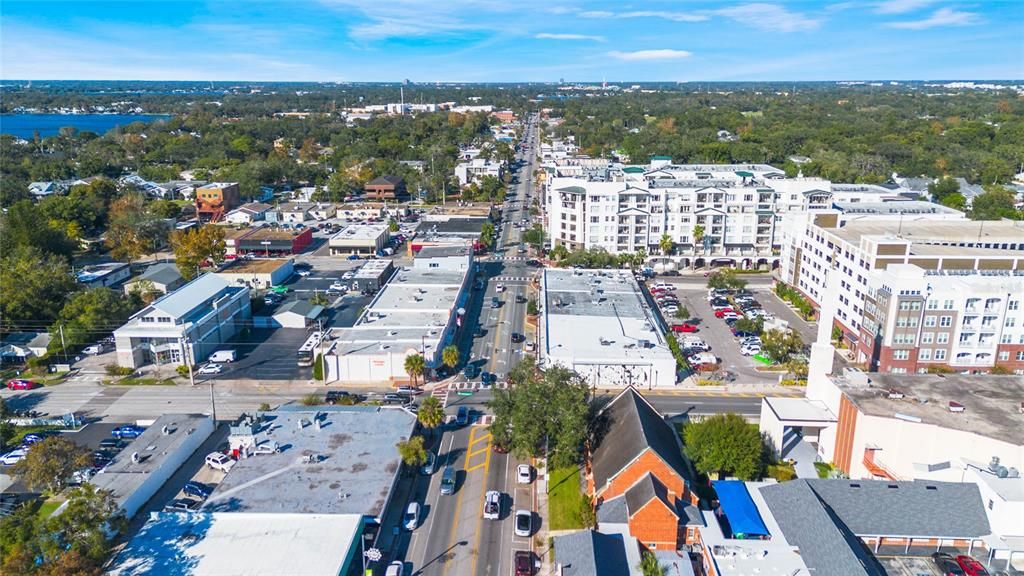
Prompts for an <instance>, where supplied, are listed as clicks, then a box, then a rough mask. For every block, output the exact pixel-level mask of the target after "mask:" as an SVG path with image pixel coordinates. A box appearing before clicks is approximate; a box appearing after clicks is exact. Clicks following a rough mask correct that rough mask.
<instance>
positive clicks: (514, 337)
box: [512, 332, 526, 344]
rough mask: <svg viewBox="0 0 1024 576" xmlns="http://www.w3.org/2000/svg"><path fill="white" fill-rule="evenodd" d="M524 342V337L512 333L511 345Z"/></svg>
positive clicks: (517, 333)
mask: <svg viewBox="0 0 1024 576" xmlns="http://www.w3.org/2000/svg"><path fill="white" fill-rule="evenodd" d="M525 341H526V336H523V335H522V334H520V333H519V332H513V333H512V343H513V344H519V343H520V342H525Z"/></svg>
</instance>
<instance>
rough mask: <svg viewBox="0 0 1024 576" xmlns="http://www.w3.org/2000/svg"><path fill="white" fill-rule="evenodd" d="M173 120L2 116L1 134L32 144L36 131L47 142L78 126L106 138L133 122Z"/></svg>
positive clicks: (156, 117) (122, 116) (113, 116)
mask: <svg viewBox="0 0 1024 576" xmlns="http://www.w3.org/2000/svg"><path fill="white" fill-rule="evenodd" d="M169 118H170V116H169V115H166V114H0V134H13V135H15V136H17V137H19V138H24V139H26V140H31V139H32V136H33V134H34V133H35V132H36V131H39V135H40V136H42V137H44V138H45V137H47V136H56V135H57V134H58V133H60V129H61V128H63V127H64V126H74V127H75V128H77V129H78V131H79V132H86V131H88V132H95V133H97V134H104V133H106V132H107V131H108V130H110V129H112V128H114V127H116V126H126V125H128V124H131V123H132V122H152V121H154V120H167V119H169Z"/></svg>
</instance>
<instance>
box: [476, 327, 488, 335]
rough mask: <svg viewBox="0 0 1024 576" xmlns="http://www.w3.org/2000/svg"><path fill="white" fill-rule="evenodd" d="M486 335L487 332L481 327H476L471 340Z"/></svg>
mask: <svg viewBox="0 0 1024 576" xmlns="http://www.w3.org/2000/svg"><path fill="white" fill-rule="evenodd" d="M486 335H487V330H484V328H483V327H482V326H477V328H476V330H473V338H483V337H484V336H486Z"/></svg>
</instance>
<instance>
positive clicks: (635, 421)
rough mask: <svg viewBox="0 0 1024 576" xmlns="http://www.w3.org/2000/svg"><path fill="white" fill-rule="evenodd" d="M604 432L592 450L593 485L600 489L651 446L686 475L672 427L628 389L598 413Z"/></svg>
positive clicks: (674, 467)
mask: <svg viewBox="0 0 1024 576" xmlns="http://www.w3.org/2000/svg"><path fill="white" fill-rule="evenodd" d="M601 418H602V419H605V422H604V424H605V426H606V427H605V432H604V434H603V436H602V438H601V441H600V444H599V445H598V446H597V449H596V450H594V456H593V463H594V486H595V487H596V488H597V489H598V490H601V489H602V488H603V487H604V486H605V484H606V483H607V482H608V480H610V479H612V478H614V477H615V476H616V475H617V474H619V473H620V472H622V470H623V469H624V468H625V467H626V466H627V465H628V464H629V463H630V462H632V461H633V460H634V459H636V458H637V457H638V456H640V455H641V454H642V453H643V452H644V450H646V449H647V448H650V449H651V450H653V451H654V452H655V453H656V454H657V455H658V456H660V457H661V459H662V460H664V461H665V463H666V464H668V465H669V466H670V467H671V468H672V469H673V470H675V471H676V472H677V473H678V474H679V475H680V476H681V477H683V478H688V474H687V468H686V462H685V460H683V453H682V448H681V446H680V444H679V440H678V439H677V438H676V433H675V431H674V430H673V429H672V426H671V425H669V424H668V422H665V420H664V418H662V417H661V414H659V413H658V412H657V410H655V409H654V408H653V407H651V405H650V404H648V403H647V401H646V400H644V398H643V396H641V395H640V394H639V393H638V392H637V391H636V390H634V389H632V388H629V389H627V390H625V391H623V392H622V393H621V394H619V395H618V396H616V397H615V399H614V400H612V401H611V402H610V403H609V404H608V405H607V406H606V407H605V408H604V410H602V412H601Z"/></svg>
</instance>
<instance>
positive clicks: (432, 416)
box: [417, 396, 444, 430]
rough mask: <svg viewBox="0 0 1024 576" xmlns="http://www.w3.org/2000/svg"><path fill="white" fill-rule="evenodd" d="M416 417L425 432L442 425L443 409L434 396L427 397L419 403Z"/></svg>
mask: <svg viewBox="0 0 1024 576" xmlns="http://www.w3.org/2000/svg"><path fill="white" fill-rule="evenodd" d="M417 417H418V418H419V420H420V424H422V425H423V427H424V428H426V429H427V430H433V429H434V428H437V427H438V426H440V425H441V424H443V423H444V407H443V406H441V401H440V400H438V399H437V398H436V397H434V396H427V397H426V398H424V399H423V402H421V403H420V411H419V413H418V414H417Z"/></svg>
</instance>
